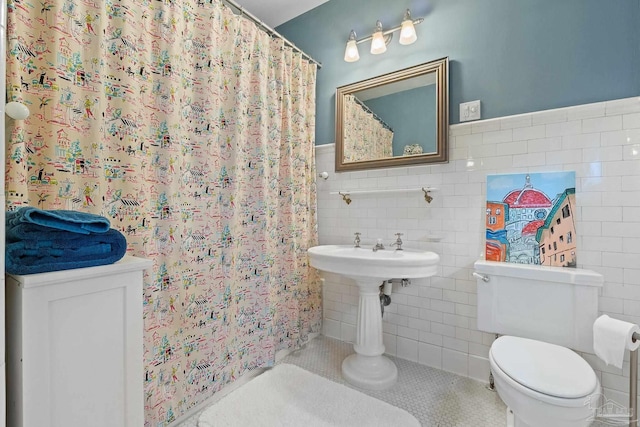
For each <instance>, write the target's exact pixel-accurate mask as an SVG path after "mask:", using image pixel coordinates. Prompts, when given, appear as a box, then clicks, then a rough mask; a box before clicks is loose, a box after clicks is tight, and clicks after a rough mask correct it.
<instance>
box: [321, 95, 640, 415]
mask: <svg viewBox="0 0 640 427" xmlns="http://www.w3.org/2000/svg"><path fill="white" fill-rule="evenodd" d="M334 150H335V146H334V145H333V144H331V145H324V146H318V147H316V162H317V170H318V172H323V171H326V172H328V173H329V179H327V180H326V181H325V180H322V179H319V180H318V230H319V240H320V244H351V243H352V242H353V238H354V233H355V232H360V233H362V236H361V239H362V243H361V245H362V246H365V247H366V246H368V245H371V246H373V244H375V242H376V239H378V238H382V239H384V241H385V242H386V243H388V244H391V243H392V242H393V241H394V240H395V236H394V234H395V233H404V236H403V237H402V239H403V240H404V242H405V243H404V245H405V247H408V248H417V249H423V250H430V251H434V252H437V253H438V254H439V255H440V265H439V267H438V274H437V275H436V276H434V277H431V278H428V279H420V280H415V279H414V280H412V283H411V284H410V285H409V286H407V287H401V286H400V285H399V284H394V285H393V293H392V295H391V299H392V303H391V305H389V306H388V307H385V314H384V318H383V333H384V344H385V347H386V352H387V353H389V354H392V355H395V356H397V357H400V358H405V359H408V360H412V361H417V362H418V363H421V364H424V365H428V366H431V367H435V368H439V369H444V370H446V371H451V372H454V373H456V374H460V375H465V376H469V377H471V378H475V379H478V380H481V381H487V380H488V374H489V363H488V360H487V357H488V351H489V347H490V345H491V343H492V342H493V339H494V335H493V334H491V333H486V332H480V331H478V330H477V329H476V283H475V279H474V278H473V276H472V274H471V273H472V269H473V263H474V261H475V260H477V259H479V258H482V257H483V255H484V233H485V200H486V199H485V193H486V181H487V179H486V178H487V174H495V173H523V172H544V171H559V170H575V171H576V204H577V207H578V209H577V211H576V219H577V223H576V229H577V233H578V239H577V245H578V247H577V256H578V266H579V267H582V268H587V269H591V270H595V271H598V272H600V273H602V274H603V275H604V278H605V285H604V288H603V290H602V295H601V298H600V311H601V313H602V314H609V315H610V316H612V317H615V318H618V319H622V320H626V321H629V322H633V323H640V98H638V97H634V98H628V99H621V100H613V101H607V102H600V103H596V104H588V105H579V106H575V107H568V108H561V109H556V110H549V111H541V112H536V113H531V114H522V115H517V116H511V117H503V118H498V119H491V120H484V121H477V122H472V123H465V124H459V125H453V126H451V127H450V128H449V150H450V151H449V153H450V158H449V163H447V164H438V165H428V166H413V167H400V168H392V169H378V170H371V171H358V172H344V173H336V172H335V170H334V155H335V152H334ZM425 186H428V187H435V188H437V190H436V191H433V192H432V193H431V195H432V196H433V201H432V202H431V203H430V204H427V203H426V202H425V201H424V198H423V195H422V193H421V192H398V193H380V194H354V195H352V196H351V199H352V203H351V204H350V205H347V204H346V203H345V202H343V201H342V198H341V197H340V196H338V195H331V194H329V193H330V192H332V191H349V190H371V189H387V190H388V189H405V188H416V187H425ZM323 277H324V279H325V282H324V324H323V333H324V335H326V336H329V337H332V338H338V339H340V340H343V341H347V342H352V341H353V340H354V339H355V323H356V315H357V311H358V290H357V288H356V286H355V284H354V283H353V282H352V281H351V280H349V279H345V278H343V277H340V276H337V275H334V274H328V273H323ZM583 356H584V357H585V359H586V360H587V361H588V362H589V363H590V364H591V365H592V366H593V367H594V369H595V370H596V373H597V374H598V377H599V378H600V382H601V384H602V385H603V387H604V391H605V396H607V397H608V398H609V399H614V400H615V401H616V402H620V403H622V404H624V403H626V402H628V390H629V362H628V355H627V356H626V365H625V368H624V369H622V370H620V369H616V368H612V367H607V366H606V365H605V364H604V363H603V362H601V361H600V360H599V359H598V358H597V357H596V356H594V355H591V354H584V355H583Z"/></svg>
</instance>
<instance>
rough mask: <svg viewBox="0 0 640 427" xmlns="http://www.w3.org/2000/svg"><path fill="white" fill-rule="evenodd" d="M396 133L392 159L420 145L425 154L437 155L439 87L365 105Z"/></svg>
mask: <svg viewBox="0 0 640 427" xmlns="http://www.w3.org/2000/svg"><path fill="white" fill-rule="evenodd" d="M364 103H365V104H366V105H367V107H369V108H370V109H371V111H373V112H374V113H376V114H377V115H378V116H379V117H382V119H383V120H384V121H385V123H386V124H388V125H389V127H391V129H393V155H394V156H402V155H403V153H404V146H405V145H408V144H419V145H421V146H422V150H423V152H424V153H434V152H435V151H436V119H437V106H436V85H429V86H423V87H419V88H416V89H411V90H405V91H404V92H398V93H394V94H393V95H387V96H381V97H380V98H374V99H369V100H367V101H365V102H364Z"/></svg>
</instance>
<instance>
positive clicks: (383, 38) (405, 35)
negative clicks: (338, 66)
mask: <svg viewBox="0 0 640 427" xmlns="http://www.w3.org/2000/svg"><path fill="white" fill-rule="evenodd" d="M423 21H424V18H417V19H413V18H411V12H410V11H409V9H407V10H406V12H405V13H404V18H403V19H402V23H401V24H400V25H398V26H396V27H393V28H391V29H389V30H386V31H385V30H384V29H383V28H382V22H380V20H378V21H377V22H376V29H375V32H374V33H373V34H372V35H370V36H368V37H364V38H362V39H359V40H358V39H357V37H356V32H355V31H353V30H351V33H349V40H347V47H346V49H345V51H344V60H345V61H346V62H356V61H357V60H358V59H360V54H359V52H358V45H359V44H360V43H364V42H366V41H369V40H371V53H372V54H373V55H378V54H381V53H384V52H386V50H387V45H388V44H389V42H391V39H392V38H393V33H395V32H396V31H400V44H402V45H409V44H411V43H414V42H415V41H416V40H417V39H418V36H417V35H416V29H415V26H416V25H418V24H421V23H422V22H423Z"/></svg>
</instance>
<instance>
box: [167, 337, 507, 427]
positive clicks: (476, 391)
mask: <svg viewBox="0 0 640 427" xmlns="http://www.w3.org/2000/svg"><path fill="white" fill-rule="evenodd" d="M352 353H353V346H352V345H351V344H348V343H344V342H342V341H338V340H335V339H331V338H326V337H323V336H319V337H318V338H316V339H314V340H312V341H311V342H309V343H308V344H307V345H305V346H304V347H303V348H302V349H300V350H298V351H295V352H293V353H291V354H290V355H288V356H287V357H285V358H283V359H282V360H281V361H279V363H290V364H292V365H297V366H300V367H301V368H304V369H306V370H307V371H309V372H313V373H315V374H318V375H321V376H323V377H325V378H327V379H330V380H332V381H335V382H337V383H340V384H345V385H347V386H349V384H347V383H346V382H345V381H344V380H343V379H342V375H341V373H340V366H341V363H342V360H343V359H344V358H345V357H346V356H348V355H349V354H352ZM391 359H393V361H394V362H395V363H396V365H397V366H398V383H397V384H396V385H394V386H393V387H392V388H391V389H389V390H384V391H369V390H360V391H362V392H363V393H366V394H368V395H369V396H372V397H375V398H376V399H380V400H383V401H385V402H387V403H390V404H392V405H394V406H397V407H398V408H402V409H404V410H406V411H407V412H409V413H411V414H412V415H413V416H414V417H416V418H417V419H418V420H419V421H420V423H421V424H422V425H423V426H434V427H454V426H455V427H467V426H469V427H471V426H474V427H482V426H486V427H497V426H504V425H505V409H506V408H505V405H504V403H502V401H501V400H500V398H499V397H498V394H497V393H494V392H492V391H489V390H487V389H486V388H485V386H484V385H483V384H481V383H479V382H477V381H474V380H471V379H469V378H464V377H460V376H458V375H455V374H452V373H449V372H444V371H441V370H438V369H433V368H429V367H427V366H424V365H420V364H418V363H414V362H409V361H407V360H404V359H397V358H393V357H392V358H391ZM352 388H355V387H352ZM357 390H359V389H357ZM199 416H200V413H197V414H195V415H193V416H192V417H190V418H189V419H187V420H186V421H184V422H183V423H181V424H179V425H178V426H177V427H197V425H198V417H199Z"/></svg>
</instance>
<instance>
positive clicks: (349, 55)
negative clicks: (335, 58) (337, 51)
mask: <svg viewBox="0 0 640 427" xmlns="http://www.w3.org/2000/svg"><path fill="white" fill-rule="evenodd" d="M358 59H360V54H359V53H358V45H357V42H356V33H355V31H353V30H351V34H350V35H349V41H348V42H347V48H346V49H345V50H344V60H345V61H346V62H356V61H357V60H358Z"/></svg>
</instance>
